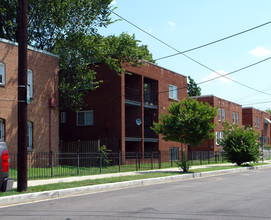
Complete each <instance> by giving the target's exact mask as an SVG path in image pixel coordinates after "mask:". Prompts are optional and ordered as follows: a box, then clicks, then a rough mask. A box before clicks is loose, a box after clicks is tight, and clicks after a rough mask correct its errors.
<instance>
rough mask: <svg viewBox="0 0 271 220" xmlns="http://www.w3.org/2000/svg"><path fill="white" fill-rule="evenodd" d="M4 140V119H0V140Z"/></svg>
mask: <svg viewBox="0 0 271 220" xmlns="http://www.w3.org/2000/svg"><path fill="white" fill-rule="evenodd" d="M4 140H5V120H3V119H0V141H4Z"/></svg>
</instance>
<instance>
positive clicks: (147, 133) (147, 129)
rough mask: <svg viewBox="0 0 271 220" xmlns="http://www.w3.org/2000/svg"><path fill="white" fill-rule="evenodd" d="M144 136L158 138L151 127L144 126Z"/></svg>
mask: <svg viewBox="0 0 271 220" xmlns="http://www.w3.org/2000/svg"><path fill="white" fill-rule="evenodd" d="M144 138H155V139H157V138H158V135H157V134H156V133H155V132H154V131H153V130H151V128H150V127H144Z"/></svg>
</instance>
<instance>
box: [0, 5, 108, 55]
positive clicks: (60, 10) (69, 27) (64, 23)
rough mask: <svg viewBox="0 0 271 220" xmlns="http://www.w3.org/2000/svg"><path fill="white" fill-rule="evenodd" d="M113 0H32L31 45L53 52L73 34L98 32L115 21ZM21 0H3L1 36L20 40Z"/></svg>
mask: <svg viewBox="0 0 271 220" xmlns="http://www.w3.org/2000/svg"><path fill="white" fill-rule="evenodd" d="M111 1H112V0H99V1H96V0H81V1H77V0H46V1H44V0H28V44H29V45H31V46H33V47H35V48H38V49H42V50H46V51H48V52H52V51H53V49H54V47H55V45H56V44H57V43H58V41H59V40H60V39H62V38H63V37H66V36H67V35H68V34H70V33H77V32H81V33H88V34H95V33H97V28H98V27H102V26H104V27H106V26H107V25H109V24H110V23H112V21H111V19H110V13H111V12H110V11H111V9H112V8H111V6H110V3H111ZM17 5H18V0H1V4H0V12H1V14H0V37H1V38H5V39H7V40H11V41H17V39H18V38H17V37H18V33H17V32H18V30H17V28H18V27H17V22H16V20H17Z"/></svg>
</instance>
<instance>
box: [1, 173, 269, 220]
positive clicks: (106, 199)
mask: <svg viewBox="0 0 271 220" xmlns="http://www.w3.org/2000/svg"><path fill="white" fill-rule="evenodd" d="M270 182H271V168H264V169H258V170H249V171H243V172H237V173H232V174H224V175H218V176H213V177H207V178H198V179H191V180H184V181H177V182H170V183H164V184H156V185H149V186H144V187H136V188H127V189H121V190H115V191H108V192H102V193H94V194H87V195H81V196H73V197H69V198H62V199H53V200H47V201H42V202H35V203H28V204H22V205H16V206H10V207H2V208H0V213H1V215H0V219H66V220H68V219H99V220H100V219H101V220H103V219H106V220H108V219H114V220H116V219H174V220H175V219H181V220H183V219H204V220H205V219H206V220H207V219H208V220H212V219H213V220H217V219H219V220H229V219H230V220H232V219H234V220H236V219H242V220H255V219H271V212H270V204H271V190H270Z"/></svg>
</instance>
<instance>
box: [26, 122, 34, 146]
mask: <svg viewBox="0 0 271 220" xmlns="http://www.w3.org/2000/svg"><path fill="white" fill-rule="evenodd" d="M32 134H33V123H32V122H30V121H28V122H27V150H33V139H32V137H33V135H32Z"/></svg>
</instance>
